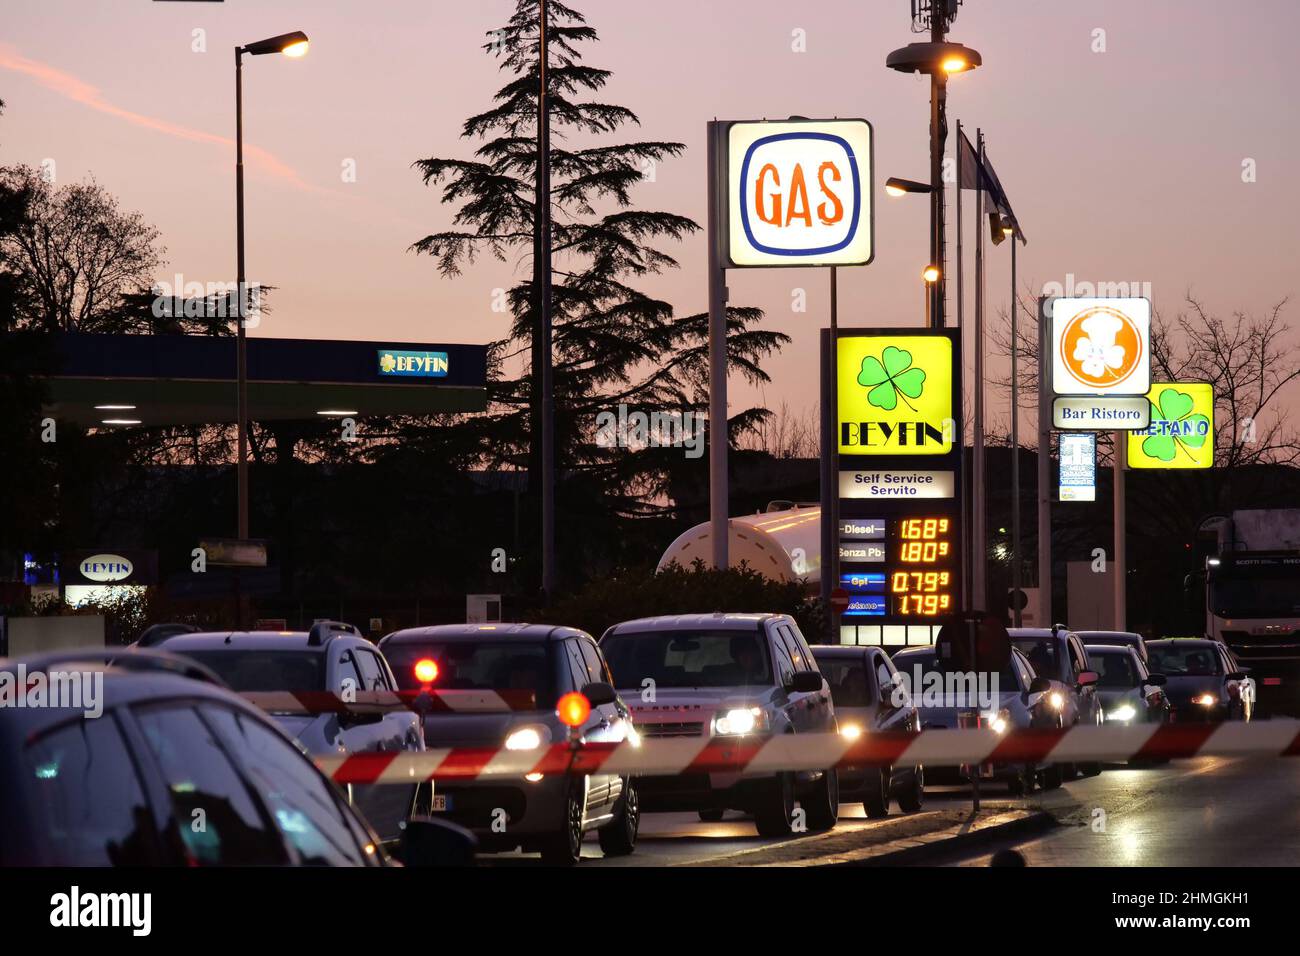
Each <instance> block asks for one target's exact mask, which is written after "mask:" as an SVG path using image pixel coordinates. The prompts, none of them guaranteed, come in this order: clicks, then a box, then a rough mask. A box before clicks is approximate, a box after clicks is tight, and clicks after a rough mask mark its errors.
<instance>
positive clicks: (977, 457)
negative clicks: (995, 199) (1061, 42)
mask: <svg viewBox="0 0 1300 956" xmlns="http://www.w3.org/2000/svg"><path fill="white" fill-rule="evenodd" d="M976 137H977V140H978V143H979V162H980V165H979V170H980V175H981V179H980V186H981V187H983V185H984V181H983V178H982V177H983V170H984V132H983V131H982V130H977V131H976ZM974 394H975V435H974V455H973V458H974V460H973V462H972V475H971V538H972V542H971V547H970V554H971V594H970V601H971V607H972V608H973V609H975V610H984V609H985V607H986V605H987V604H988V580H987V572H988V535H987V534H986V529H985V523H986V516H985V507H986V504H987V502H986V500H985V490H984V189H983V188H980V189H978V190H976V192H975V382H974Z"/></svg>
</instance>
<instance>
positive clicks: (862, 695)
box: [817, 657, 871, 707]
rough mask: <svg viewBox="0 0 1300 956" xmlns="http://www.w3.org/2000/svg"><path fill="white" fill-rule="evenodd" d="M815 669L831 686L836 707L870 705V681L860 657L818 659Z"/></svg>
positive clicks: (832, 701)
mask: <svg viewBox="0 0 1300 956" xmlns="http://www.w3.org/2000/svg"><path fill="white" fill-rule="evenodd" d="M817 669H818V670H820V671H821V672H822V676H823V677H825V678H826V683H828V684H830V685H831V703H832V704H834V705H835V706H836V707H866V706H868V705H869V704H870V703H871V681H870V680H869V679H868V676H867V666H866V664H865V663H864V662H863V660H862V658H860V657H818V658H817Z"/></svg>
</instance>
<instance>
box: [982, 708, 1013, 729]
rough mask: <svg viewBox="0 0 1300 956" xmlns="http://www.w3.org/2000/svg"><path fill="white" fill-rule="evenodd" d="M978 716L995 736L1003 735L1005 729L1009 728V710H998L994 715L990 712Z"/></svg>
mask: <svg viewBox="0 0 1300 956" xmlns="http://www.w3.org/2000/svg"><path fill="white" fill-rule="evenodd" d="M980 716H981V717H983V718H984V720H985V721H987V722H988V725H989V726H990V727H992V728H993V732H994V733H995V734H1005V733H1006V732H1007V729H1008V728H1009V727H1010V726H1011V711H1009V710H1005V709H1004V710H999V711H998V712H997V713H996V714H995V713H992V712H990V713H987V714H981V715H980Z"/></svg>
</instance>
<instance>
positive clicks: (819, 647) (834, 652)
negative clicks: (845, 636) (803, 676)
mask: <svg viewBox="0 0 1300 956" xmlns="http://www.w3.org/2000/svg"><path fill="white" fill-rule="evenodd" d="M808 647H809V648H810V649H811V650H812V652H813V657H861V656H862V655H864V654H866V653H867V651H869V650H871V648H872V645H870V644H809V645H808ZM876 650H881V651H883V650H884V648H882V647H877V648H876Z"/></svg>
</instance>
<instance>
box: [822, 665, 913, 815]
mask: <svg viewBox="0 0 1300 956" xmlns="http://www.w3.org/2000/svg"><path fill="white" fill-rule="evenodd" d="M812 653H813V659H814V660H815V661H816V662H817V667H818V669H819V670H820V671H821V672H822V677H824V678H825V679H826V682H827V683H828V684H830V688H831V703H832V704H833V705H834V706H835V720H836V723H837V724H838V725H839V730H840V734H841V735H843V736H845V737H847V738H849V739H856V738H858V737H860V736H861V735H862V734H871V733H877V732H879V731H884V730H912V731H917V730H920V729H921V720H920V715H919V713H918V712H917V709H916V707H915V706H914V705H913V704H912V699H911V697H910V696H909V695H908V693H907V691H906V689H905V688H904V687H903V686H902V682H901V681H900V678H899V676H898V671H896V670H895V669H894V664H893V662H892V661H891V660H890V659H889V655H888V654H886V653H885V652H884V650H883V649H882V648H879V647H862V646H858V645H844V644H814V645H812ZM839 778H840V802H841V803H843V802H844V800H845V798H846V797H847V798H849V799H850V800H861V801H862V806H863V809H864V810H865V811H866V814H867V816H869V817H883V816H887V815H888V814H889V801H890V799H891V797H892V798H893V799H895V800H897V801H898V806H899V808H900V809H902V810H903V811H904V812H906V813H914V812H916V811H917V810H920V809H921V805H922V804H923V803H924V802H925V769H924V768H923V767H921V766H920V765H917V766H915V767H898V768H893V767H841V768H840V769H839Z"/></svg>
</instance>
